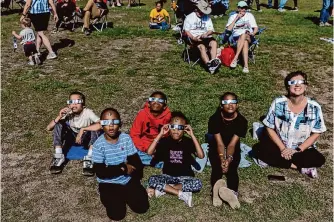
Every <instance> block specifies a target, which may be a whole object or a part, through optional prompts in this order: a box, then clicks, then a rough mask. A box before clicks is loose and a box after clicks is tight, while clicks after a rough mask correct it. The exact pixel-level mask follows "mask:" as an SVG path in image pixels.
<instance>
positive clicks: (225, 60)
mask: <svg viewBox="0 0 334 222" xmlns="http://www.w3.org/2000/svg"><path fill="white" fill-rule="evenodd" d="M234 56H235V52H234V49H233V48H232V47H231V46H227V47H226V48H224V49H223V50H222V52H221V54H220V56H219V57H218V58H219V59H220V61H221V62H222V64H223V65H224V66H227V67H230V65H231V63H232V61H233V59H234Z"/></svg>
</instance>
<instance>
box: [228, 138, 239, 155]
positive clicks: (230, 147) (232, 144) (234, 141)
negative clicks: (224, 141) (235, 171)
mask: <svg viewBox="0 0 334 222" xmlns="http://www.w3.org/2000/svg"><path fill="white" fill-rule="evenodd" d="M238 141H239V136H237V135H234V136H233V137H232V139H231V141H230V143H229V144H228V145H227V149H226V154H227V155H226V156H227V157H228V156H233V154H234V151H235V146H236V145H237V143H238Z"/></svg>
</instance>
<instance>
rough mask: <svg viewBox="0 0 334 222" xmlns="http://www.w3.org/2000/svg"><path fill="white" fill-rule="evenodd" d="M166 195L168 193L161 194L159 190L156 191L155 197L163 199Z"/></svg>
mask: <svg viewBox="0 0 334 222" xmlns="http://www.w3.org/2000/svg"><path fill="white" fill-rule="evenodd" d="M165 194H166V192H160V191H159V190H155V191H154V195H155V197H156V198H159V197H161V196H163V195H165Z"/></svg>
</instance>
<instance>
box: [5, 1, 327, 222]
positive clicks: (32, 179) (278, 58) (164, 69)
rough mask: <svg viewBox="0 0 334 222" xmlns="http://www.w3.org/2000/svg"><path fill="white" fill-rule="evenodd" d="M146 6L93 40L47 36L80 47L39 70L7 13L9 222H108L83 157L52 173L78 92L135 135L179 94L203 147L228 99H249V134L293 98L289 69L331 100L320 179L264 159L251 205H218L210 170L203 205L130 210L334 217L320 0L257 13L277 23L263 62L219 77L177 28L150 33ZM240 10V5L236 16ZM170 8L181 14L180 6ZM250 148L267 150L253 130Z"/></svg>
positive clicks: (248, 194)
mask: <svg viewBox="0 0 334 222" xmlns="http://www.w3.org/2000/svg"><path fill="white" fill-rule="evenodd" d="M85 2H86V1H79V4H80V5H81V6H83V5H84V4H85ZM144 3H145V4H146V5H144V6H142V7H141V8H139V7H135V8H131V9H125V8H124V7H122V8H116V9H111V10H110V14H109V16H108V19H109V21H111V22H113V26H114V28H112V29H107V30H104V31H103V32H102V33H97V32H94V33H93V34H92V35H91V36H90V37H86V36H84V35H83V34H82V33H81V32H80V28H78V29H77V30H76V31H75V32H74V33H71V32H67V31H62V32H60V33H58V34H55V35H51V34H48V35H49V36H51V37H50V39H51V42H52V43H58V42H60V39H71V40H74V41H75V44H74V45H73V46H71V47H65V48H61V49H59V50H58V55H59V58H58V59H57V60H52V61H45V62H44V64H43V65H41V66H39V67H29V66H27V65H26V62H27V61H26V60H25V58H24V55H23V50H22V48H21V47H19V49H18V50H17V52H15V53H14V52H13V49H12V37H11V31H12V30H16V31H19V30H20V27H19V22H18V20H19V15H17V14H12V15H6V16H2V17H1V19H2V26H1V29H2V32H1V38H2V41H1V52H2V75H1V77H2V90H1V99H2V114H1V117H2V211H1V216H2V219H3V221H107V218H106V214H105V211H104V208H103V206H102V205H101V203H100V200H99V197H98V195H97V193H96V188H97V182H96V180H95V178H85V177H83V176H82V175H81V163H80V162H75V161H73V162H70V163H69V164H68V165H67V166H66V168H65V170H64V171H63V173H62V174H60V175H57V176H54V175H50V174H49V172H48V166H49V163H50V160H51V155H52V153H53V150H52V134H51V133H49V132H46V131H45V128H46V125H47V124H48V123H49V121H51V120H52V119H53V118H54V117H55V116H56V115H57V113H58V111H59V109H60V108H62V107H63V106H65V105H66V104H65V101H66V99H67V97H68V94H69V93H70V92H71V91H74V90H79V91H82V92H83V93H84V94H85V95H86V97H87V105H88V107H90V108H92V109H93V110H94V111H95V112H96V113H97V114H99V113H100V112H101V111H102V110H103V109H104V108H106V107H110V106H111V107H115V108H117V109H118V110H119V111H120V113H121V115H122V118H123V121H124V124H123V131H125V132H127V131H128V130H129V128H130V127H131V124H132V121H133V119H134V118H135V116H136V114H137V112H138V110H139V109H140V108H141V106H142V105H143V103H144V101H145V100H146V99H147V97H148V96H149V94H150V93H152V92H153V91H155V90H162V91H164V92H165V93H166V94H167V95H168V101H169V107H170V108H171V109H172V110H181V111H183V112H184V113H185V114H186V116H187V117H188V118H189V119H190V122H191V124H192V126H193V128H194V131H195V134H196V136H197V137H198V139H199V140H200V142H204V134H205V133H206V131H207V121H208V119H209V117H210V115H212V114H213V113H214V112H215V109H216V107H217V106H218V98H219V96H220V95H221V94H222V93H224V92H225V91H233V92H235V93H237V94H238V96H239V97H240V105H239V107H240V112H241V113H242V114H243V115H244V116H245V117H246V118H247V119H248V121H249V128H250V127H251V123H252V122H254V121H257V120H258V119H259V117H260V116H261V115H264V114H265V113H266V111H267V109H268V107H269V105H270V103H271V101H272V100H273V98H274V97H275V96H278V95H281V94H284V93H285V92H284V84H283V76H284V74H286V73H288V72H291V71H296V70H303V71H304V72H306V73H307V74H308V75H309V79H310V86H309V87H308V95H309V96H311V97H314V98H315V99H317V100H318V101H319V103H320V104H321V105H322V108H323V111H324V115H325V121H326V126H327V128H328V131H327V132H326V133H324V135H322V137H321V139H320V141H319V148H320V151H321V152H322V153H324V154H325V156H326V160H327V162H326V164H325V165H324V166H323V167H322V168H321V169H320V170H319V175H320V178H319V179H317V180H312V179H309V178H306V177H304V176H302V175H300V174H299V173H298V172H296V171H292V170H279V169H274V168H267V169H260V168H259V167H257V166H255V164H253V165H252V166H251V167H249V168H246V169H240V170H239V176H240V201H241V209H240V210H237V211H234V210H231V209H230V208H229V207H228V206H227V205H223V206H222V207H220V208H215V207H213V206H212V204H211V200H210V197H209V194H210V183H209V178H210V171H211V170H210V168H207V169H205V171H204V172H203V173H202V174H197V175H196V176H197V177H199V178H200V179H201V180H202V181H203V185H204V187H203V189H202V191H201V192H200V193H198V194H195V195H194V205H195V206H194V207H193V208H187V207H186V206H185V205H184V204H183V203H182V202H181V201H179V200H177V198H176V197H173V196H165V197H163V198H159V199H152V200H150V210H149V211H148V212H147V213H146V214H144V215H136V214H134V213H132V212H131V210H129V213H128V215H127V217H126V219H125V221H314V222H318V221H321V222H323V221H333V213H332V210H333V203H332V191H333V184H332V180H333V173H332V172H333V161H332V149H333V146H332V139H333V136H332V134H333V130H332V127H333V123H332V121H331V120H332V118H333V104H332V99H333V97H332V92H333V84H332V83H333V80H332V78H333V76H332V75H333V68H332V67H333V57H332V50H333V48H332V45H331V44H329V43H326V42H324V41H321V40H320V39H319V38H320V37H331V36H333V30H332V29H331V28H320V27H318V26H317V25H316V24H314V23H313V21H312V20H311V19H314V18H317V17H319V13H318V12H315V10H318V9H320V8H321V1H320V0H317V1H308V2H300V11H299V12H297V13H295V12H286V13H278V12H276V11H275V10H268V9H263V12H262V13H258V12H254V15H255V18H256V20H257V23H258V25H259V26H260V27H267V30H266V31H265V32H264V33H263V35H262V36H261V42H260V47H259V49H258V52H257V60H256V65H253V64H251V65H250V67H249V68H250V71H251V72H250V73H249V74H243V73H242V72H241V70H242V69H241V68H240V67H238V68H237V69H235V70H230V69H228V68H226V67H222V68H221V69H220V71H219V72H218V73H217V74H216V75H209V74H208V73H207V72H206V71H204V70H203V68H202V67H201V66H200V65H196V66H195V67H193V68H189V66H188V65H187V64H186V63H184V62H183V61H182V58H181V53H182V50H183V46H180V45H177V43H176V38H175V37H174V36H173V34H174V33H173V32H172V31H167V32H162V31H152V30H149V29H148V14H149V11H150V9H151V8H153V6H154V3H153V0H148V1H145V2H144ZM235 4H236V1H235V0H233V1H232V2H231V4H230V5H231V8H232V9H233V8H234V7H235ZM292 4H293V2H290V1H289V2H288V6H292ZM165 8H166V9H167V10H168V11H169V12H171V11H170V9H169V3H167V4H166V5H165ZM213 22H214V26H215V29H216V31H223V30H224V27H225V25H226V22H227V17H223V18H219V19H214V20H213ZM52 25H53V24H50V28H51V27H52ZM42 51H43V50H42ZM242 142H245V143H247V144H248V145H250V146H252V145H254V144H255V143H256V141H254V140H252V138H251V135H250V134H248V135H247V137H246V138H245V139H242ZM157 173H160V171H159V170H157V169H152V168H148V169H145V178H144V181H147V179H148V178H149V176H150V175H152V174H157ZM275 173H281V174H283V175H285V176H286V177H287V178H288V180H287V181H286V182H282V183H273V182H269V181H268V180H267V175H268V174H275Z"/></svg>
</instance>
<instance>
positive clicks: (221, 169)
mask: <svg viewBox="0 0 334 222" xmlns="http://www.w3.org/2000/svg"><path fill="white" fill-rule="evenodd" d="M247 125H248V122H247V120H246V119H245V117H243V116H242V115H241V114H240V113H239V111H238V97H237V95H236V94H234V93H232V92H226V93H224V94H223V95H222V96H221V97H220V105H219V107H218V109H217V111H216V113H215V114H213V115H212V116H211V117H210V119H209V124H208V132H209V134H211V135H213V137H214V138H213V139H212V140H210V141H209V154H208V157H209V160H210V163H211V167H212V172H211V187H212V196H213V205H214V206H221V205H222V200H224V201H226V202H227V203H228V204H229V205H230V206H231V207H232V208H233V209H234V208H238V207H240V203H239V201H238V186H239V176H238V171H237V170H238V166H239V163H240V152H241V151H240V137H245V136H246V133H247ZM223 174H225V175H226V181H227V183H226V182H225V180H223V179H222V176H223ZM221 199H222V200H221Z"/></svg>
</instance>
